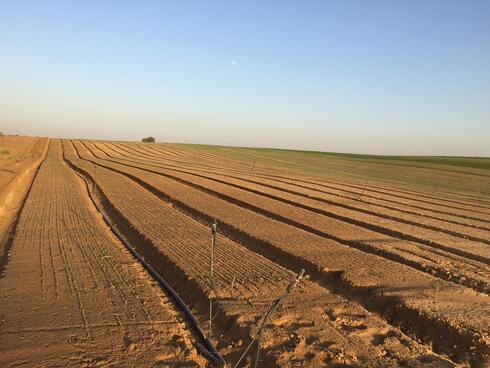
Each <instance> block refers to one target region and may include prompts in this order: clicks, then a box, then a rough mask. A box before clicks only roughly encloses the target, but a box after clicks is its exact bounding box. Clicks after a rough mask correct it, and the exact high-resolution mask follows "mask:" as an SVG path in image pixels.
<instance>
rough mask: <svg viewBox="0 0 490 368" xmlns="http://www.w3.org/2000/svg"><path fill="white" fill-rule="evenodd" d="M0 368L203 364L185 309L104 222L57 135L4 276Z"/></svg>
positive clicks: (23, 215)
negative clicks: (180, 310) (173, 301)
mask: <svg viewBox="0 0 490 368" xmlns="http://www.w3.org/2000/svg"><path fill="white" fill-rule="evenodd" d="M0 305H1V308H0V366H2V367H9V366H16V367H19V366H25V367H33V366H39V367H41V366H42V367H45V366H74V367H75V366H76V367H81V366H102V365H103V366H114V367H116V366H121V365H125V366H129V365H138V366H150V365H155V364H160V365H165V364H166V365H167V366H175V365H178V364H187V365H188V366H202V364H203V359H202V358H201V357H199V356H197V355H196V353H195V350H194V349H193V347H192V337H191V336H190V335H189V333H188V332H186V326H185V323H184V322H183V320H182V319H181V316H180V314H179V313H178V312H177V311H176V310H175V309H174V307H173V305H172V304H171V303H170V301H169V299H168V298H167V297H166V296H165V295H164V294H163V293H162V292H161V291H160V289H159V288H158V287H156V286H155V285H154V283H153V282H152V280H151V279H150V278H149V277H148V276H147V274H146V272H145V271H144V270H143V269H142V267H141V266H140V265H139V263H138V262H136V261H135V260H134V258H133V257H132V256H131V255H130V254H129V252H127V251H126V249H125V248H124V247H123V245H122V244H121V243H120V242H118V241H117V240H116V239H115V238H114V237H113V235H112V234H111V233H110V232H109V231H108V229H107V228H106V227H105V226H104V224H103V222H102V221H101V219H100V215H99V214H98V213H97V212H96V210H95V208H94V207H93V205H92V203H91V202H90V200H89V198H88V195H87V193H86V188H84V184H83V182H82V180H81V179H80V178H78V177H77V176H76V175H75V174H74V173H73V171H72V170H71V169H69V168H68V167H67V165H66V164H65V163H64V162H63V161H62V159H61V145H60V143H59V142H58V141H54V142H52V143H51V145H50V149H49V151H48V155H47V158H46V160H45V161H44V163H43V164H42V165H41V167H40V169H39V171H38V173H37V176H36V178H35V180H34V182H33V185H32V189H31V191H30V193H29V196H28V198H27V200H26V202H25V205H24V207H23V209H22V212H21V215H20V218H19V221H18V223H17V225H16V229H15V236H14V237H13V240H12V244H11V247H10V254H9V257H8V262H7V264H6V267H5V270H4V273H3V276H2V277H1V278H0Z"/></svg>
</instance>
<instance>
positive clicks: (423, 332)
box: [82, 159, 488, 364]
mask: <svg viewBox="0 0 490 368" xmlns="http://www.w3.org/2000/svg"><path fill="white" fill-rule="evenodd" d="M82 160H84V161H85V159H82ZM86 161H88V162H91V163H92V164H94V165H99V166H100V167H106V168H108V169H109V170H111V171H114V172H119V173H121V174H123V175H126V176H128V175H130V174H128V173H126V172H124V171H121V170H117V169H115V168H113V167H109V166H107V165H104V164H100V162H99V160H97V161H92V160H88V159H87V160H86ZM119 165H121V164H119ZM121 166H124V165H121ZM138 172H140V175H139V176H140V177H145V175H144V174H143V172H144V170H141V169H140V170H139V171H138ZM132 180H134V181H136V182H138V183H139V184H140V185H142V186H144V187H145V188H146V189H147V190H150V191H153V193H155V194H157V195H160V196H161V198H163V199H164V200H167V201H169V200H171V201H172V203H174V205H175V206H176V207H177V208H179V209H180V210H182V211H189V212H188V213H189V215H194V217H199V216H200V215H202V216H204V218H206V216H208V215H206V214H205V212H206V211H207V210H206V211H205V212H201V214H199V211H196V210H195V209H194V208H192V207H188V206H186V205H185V204H182V202H180V203H181V204H182V205H179V201H176V200H175V198H171V197H168V195H166V194H165V193H164V192H162V191H160V190H156V189H155V187H152V186H151V185H148V184H146V182H143V181H142V180H141V179H139V178H136V177H134V176H133V177H132ZM145 180H146V179H145ZM207 202H209V201H207ZM209 204H210V203H208V206H207V207H209ZM210 210H211V209H210V207H209V211H210ZM213 216H214V217H216V216H215V215H213ZM208 218H209V216H208ZM261 221H262V222H267V220H266V218H264V219H263V220H257V221H254V222H255V223H260V222H261ZM220 223H221V226H222V227H223V226H224V225H226V224H227V219H226V218H225V219H221V220H220ZM225 227H226V226H225ZM276 227H281V226H280V225H278V224H277V225H272V224H271V225H270V226H268V228H270V229H274V228H276ZM229 228H230V229H231V231H232V233H233V232H234V233H235V234H236V236H237V238H241V239H242V240H243V239H247V238H248V240H249V243H246V242H245V241H244V242H243V244H244V245H245V244H246V246H248V247H250V248H251V249H252V250H254V251H257V252H259V253H261V254H263V255H264V256H266V257H268V258H271V259H273V260H274V261H275V262H277V263H279V264H283V265H284V266H285V267H289V266H291V268H293V267H299V266H303V267H304V268H306V269H308V270H309V272H310V273H311V274H312V275H319V276H318V280H322V278H325V277H326V275H327V274H328V273H329V272H330V273H331V271H329V272H327V271H326V270H323V267H325V266H320V264H321V263H320V264H318V263H316V262H317V261H318V260H317V259H316V258H315V257H313V259H314V260H313V259H312V260H311V261H308V260H307V259H305V258H304V256H298V255H295V254H292V253H290V252H289V251H284V250H283V249H281V247H277V246H275V245H273V244H272V243H269V242H267V241H263V240H261V239H260V236H259V238H257V236H253V235H250V233H246V232H243V230H240V229H238V228H237V227H234V226H233V225H229ZM304 236H305V237H307V235H306V234H304ZM286 243H287V240H286ZM332 246H333V244H330V246H329V247H332ZM326 250H328V249H324V250H323V251H326ZM292 251H293V250H292ZM317 251H319V250H317ZM345 251H346V249H344V250H343V251H342V252H344V253H345ZM293 253H294V251H293ZM348 253H349V252H348ZM364 256H369V255H367V254H364ZM368 258H369V257H368ZM353 259H354V258H353ZM353 259H352V260H353ZM352 260H350V259H349V263H352ZM374 260H375V259H374V258H373V259H372V261H371V262H373V263H376V262H378V261H376V262H374ZM384 262H386V261H384ZM349 263H347V264H346V265H348V264H349ZM363 263H365V261H363ZM386 266H388V264H386V265H384V266H380V267H376V269H377V270H378V269H379V270H383V269H384V268H386ZM330 267H331V266H330ZM347 267H348V268H349V267H350V266H347ZM333 269H335V267H334V268H333ZM407 271H408V270H404V271H401V270H400V271H397V272H398V274H400V273H407ZM349 272H350V271H349ZM383 272H384V271H383ZM336 275H337V276H338V278H337V279H336V281H335V283H336V285H337V286H336V287H337V288H338V290H341V292H342V293H344V294H342V295H348V297H349V298H351V299H355V300H357V301H358V302H360V303H362V304H364V305H366V304H369V305H370V308H371V310H376V311H377V312H378V313H380V314H381V315H385V317H386V318H387V319H388V320H391V321H392V322H394V323H395V324H397V325H403V326H402V327H403V328H405V329H406V330H408V331H412V332H413V333H415V334H417V335H418V336H420V337H422V338H424V336H425V338H429V341H432V343H433V344H434V346H436V347H439V348H440V349H446V351H450V350H452V353H453V354H456V355H458V354H464V353H462V351H466V352H469V351H471V352H472V353H470V354H474V351H473V350H474V349H475V346H478V348H477V349H476V350H477V353H476V355H478V356H480V357H479V358H474V362H475V363H474V364H478V363H477V362H478V361H481V359H484V358H482V357H485V356H486V355H487V354H488V352H487V351H488V346H487V345H485V344H486V343H485V342H484V341H485V340H484V339H483V340H482V339H481V338H480V337H478V336H480V335H479V333H476V335H473V333H474V332H470V331H472V330H471V328H470V329H469V330H466V332H463V330H462V329H461V327H455V326H453V327H450V325H451V323H452V322H451V320H446V319H445V318H442V317H439V318H438V319H434V318H435V317H433V316H431V314H432V313H427V312H423V311H422V310H418V311H417V307H416V308H415V309H414V308H413V306H412V307H409V305H410V304H411V303H412V302H410V304H408V305H407V304H404V305H403V298H402V299H401V300H400V299H399V295H393V297H391V296H388V295H383V293H381V294H380V293H379V292H378V287H374V286H373V287H359V285H356V281H354V280H349V279H348V278H347V279H345V278H344V276H345V275H347V274H346V271H341V272H337V273H336ZM339 275H340V276H339ZM407 275H412V276H410V277H413V278H414V279H415V280H416V279H420V278H421V275H417V274H414V273H410V272H408V273H407ZM424 277H425V278H426V279H427V276H424ZM326 278H327V279H328V277H326ZM382 279H383V278H382ZM422 279H424V278H422ZM339 280H340V281H339ZM325 282H332V280H329V281H328V280H327V281H325ZM339 284H340V285H343V286H341V287H339V286H338V285H339ZM429 284H431V285H432V284H433V285H434V286H435V285H436V284H435V283H434V281H430V282H429ZM438 284H440V285H444V288H448V287H449V285H450V284H441V283H440V282H438ZM441 287H442V286H441ZM452 288H453V287H450V288H449V289H452ZM456 289H457V288H456ZM401 290H403V289H401ZM461 291H463V292H464V293H468V292H469V290H467V291H464V290H463V289H461ZM458 293H459V292H456V294H458ZM395 294H396V293H395ZM450 294H454V291H453V292H450ZM470 294H471V293H470ZM474 295H475V296H476V295H477V294H474ZM482 297H483V296H482ZM482 300H483V299H482ZM407 301H408V299H407ZM400 303H401V304H400ZM467 307H468V306H467ZM466 309H467V308H466ZM457 310H459V309H457ZM446 312H448V311H446ZM446 312H444V313H442V315H451V316H452V315H453V314H454V313H453V312H451V313H446ZM458 313H459V312H458ZM464 314H465V317H469V316H470V315H472V313H470V312H469V310H468V312H464ZM442 315H441V316H442ZM452 318H454V316H453V317H451V319H452ZM422 320H423V321H425V322H424V323H421V324H418V323H417V322H416V323H415V324H414V321H418V322H419V323H420V321H422ZM403 321H405V322H403ZM460 322H461V320H460ZM487 322H488V321H487ZM448 323H449V325H448ZM485 323H486V322H485ZM458 324H459V322H458ZM431 331H432V332H431ZM441 331H444V332H443V333H442V332H441ZM475 331H478V328H477V329H476V330H475ZM442 336H444V338H443V337H442ZM448 341H451V343H448ZM447 344H449V345H450V346H445V348H444V347H443V346H444V345H447ZM481 344H483V345H481ZM451 346H452V347H451ZM455 346H456V347H457V349H458V352H455V351H454V350H453V349H454V348H455ZM482 354H483V355H482Z"/></svg>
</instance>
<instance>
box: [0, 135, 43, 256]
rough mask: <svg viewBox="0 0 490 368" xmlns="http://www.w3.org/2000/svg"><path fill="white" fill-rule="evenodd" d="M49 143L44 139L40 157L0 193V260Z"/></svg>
mask: <svg viewBox="0 0 490 368" xmlns="http://www.w3.org/2000/svg"><path fill="white" fill-rule="evenodd" d="M41 139H42V138H41ZM49 143H50V138H46V143H45V146H44V149H43V153H42V155H41V156H40V157H39V158H37V159H35V160H33V162H31V163H30V165H28V166H27V167H26V168H25V169H24V170H23V171H22V172H20V173H19V174H18V175H17V176H16V177H15V178H14V180H12V181H11V182H10V183H9V184H8V185H7V187H6V188H5V189H4V190H3V191H2V192H1V193H0V259H2V258H3V256H4V251H5V250H4V249H5V244H6V243H7V239H8V234H9V233H10V231H11V229H12V225H13V223H14V220H15V217H16V216H17V214H18V212H19V209H20V207H21V203H22V201H23V200H24V198H25V196H26V195H27V192H28V190H29V188H30V185H31V183H32V182H33V180H34V177H35V176H36V173H37V169H38V168H39V166H40V165H41V163H42V162H43V161H44V159H45V158H46V155H47V154H48V147H49Z"/></svg>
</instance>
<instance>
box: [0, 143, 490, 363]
mask: <svg viewBox="0 0 490 368" xmlns="http://www.w3.org/2000/svg"><path fill="white" fill-rule="evenodd" d="M23 142H24V143H23V144H24V146H22V145H21V144H20V143H19V144H18V147H21V148H20V149H21V150H24V151H26V152H33V153H34V152H37V157H38V162H41V160H42V157H43V156H42V152H43V147H47V146H46V142H47V141H35V140H33V141H31V142H30V143H29V142H28V141H23ZM43 142H44V145H43V144H42V143H43ZM251 160H253V161H251ZM295 160H296V158H295V157H286V156H284V157H281V156H278V155H275V154H274V155H268V156H267V155H260V154H258V153H250V152H247V153H243V152H240V153H239V154H237V152H235V151H233V150H232V149H225V148H223V149H221V150H213V151H206V150H199V149H196V148H193V147H192V146H189V147H188V148H187V147H184V146H177V145H169V144H140V143H127V142H94V141H73V142H72V141H68V140H63V141H62V142H60V141H52V142H51V144H50V146H49V151H48V154H47V157H46V159H45V160H44V162H43V164H42V165H41V166H40V168H39V170H36V166H35V165H34V162H35V160H31V163H32V165H33V166H32V167H33V168H32V169H31V170H30V171H29V172H30V173H31V174H30V175H31V176H30V177H31V179H30V180H28V179H25V180H26V181H25V183H24V184H23V185H22V188H24V189H23V190H24V195H19V196H18V198H20V200H18V203H19V204H20V208H21V210H20V215H19V216H18V217H17V220H16V221H15V222H12V221H11V222H10V223H12V224H13V225H11V226H10V229H11V231H10V232H9V237H8V242H7V243H6V245H7V247H6V249H8V250H9V254H8V258H4V262H3V266H4V269H3V271H1V269H0V272H1V273H0V305H1V306H2V307H1V309H0V366H196V367H197V366H204V365H206V360H205V359H204V358H203V357H202V356H200V355H198V353H197V351H196V348H195V346H196V343H197V341H198V339H196V337H195V336H194V332H195V330H194V329H193V328H192V327H191V326H190V324H189V322H188V321H187V319H186V318H185V316H184V314H183V313H182V311H181V310H179V308H178V307H177V306H176V305H175V304H174V303H173V302H171V300H170V299H169V297H168V296H167V295H166V293H165V292H164V291H162V289H160V287H159V286H158V284H156V282H155V281H154V280H153V279H152V278H151V277H150V276H149V274H148V273H147V271H146V270H145V269H144V268H143V267H142V266H141V265H140V263H139V262H138V261H137V260H136V259H135V258H133V256H132V255H131V254H130V253H129V252H128V250H127V249H126V248H125V247H124V245H123V244H122V242H121V240H123V241H125V242H129V243H131V244H132V246H133V247H134V248H135V249H136V250H137V251H138V252H139V253H140V254H141V255H142V256H143V257H144V259H145V261H146V262H147V263H149V264H150V265H151V266H152V267H153V268H154V269H156V271H158V273H159V274H160V275H161V276H163V277H164V278H165V280H166V281H167V282H168V283H169V284H170V285H171V286H172V287H173V288H174V289H175V290H176V291H177V292H178V293H179V295H180V296H181V297H182V299H183V300H184V301H185V303H186V304H187V305H188V306H189V307H190V308H191V310H192V312H193V314H194V315H195V316H196V317H197V319H198V320H199V321H201V327H202V328H203V329H204V330H205V331H206V332H207V331H208V318H209V317H208V313H209V304H208V303H209V298H210V297H215V294H214V292H213V290H212V289H211V287H210V282H209V252H210V229H209V226H210V225H211V224H212V223H213V222H214V220H215V219H216V220H217V222H218V237H217V247H216V255H215V267H214V269H215V283H216V287H217V294H218V302H217V303H215V308H216V309H217V311H218V313H217V315H216V317H215V319H214V320H213V331H212V335H211V340H212V341H213V342H214V343H215V345H216V346H217V348H218V350H219V352H220V353H221V354H222V355H223V357H224V358H225V360H226V361H227V362H229V364H228V366H230V367H231V366H233V363H234V362H235V361H236V360H237V359H238V357H239V356H240V354H241V353H242V352H243V350H244V349H245V347H246V345H247V344H248V343H249V342H250V341H251V339H252V338H253V337H254V336H255V334H256V332H257V327H258V325H259V324H260V320H261V318H262V316H263V315H264V313H265V311H266V310H267V309H268V307H269V306H270V305H271V304H272V303H273V302H274V300H275V299H277V298H278V297H279V296H280V295H281V293H282V292H283V291H284V289H285V288H286V286H287V285H288V284H289V282H290V281H291V280H292V279H293V278H294V274H295V273H297V272H298V271H299V270H300V269H302V268H303V269H305V270H306V274H307V277H306V279H304V280H302V281H301V283H300V284H299V286H298V288H297V289H295V290H294V291H293V293H292V294H291V295H290V296H289V297H288V298H287V299H286V300H285V302H284V304H283V305H282V306H281V307H280V308H279V309H278V311H277V312H276V313H275V314H274V315H273V317H272V318H271V320H270V322H269V324H268V325H267V326H266V329H265V335H264V338H263V341H262V344H261V346H262V354H261V361H260V364H259V366H260V367H293V366H304V367H452V366H471V367H484V366H486V365H487V364H488V359H489V354H490V347H489V343H490V339H489V335H488V331H490V296H489V294H490V253H489V248H488V247H489V246H490V236H489V235H490V199H489V198H486V197H485V196H484V195H483V194H481V193H483V192H481V193H480V192H477V191H473V192H472V188H481V185H482V183H483V182H484V177H485V175H486V172H484V171H483V170H477V169H474V170H473V169H471V170H467V171H465V170H464V169H461V168H455V169H451V168H448V169H446V168H437V169H435V170H433V171H430V168H429V167H426V166H424V165H421V166H420V167H413V165H412V166H406V167H401V168H400V167H398V170H399V176H400V175H406V174H407V173H409V172H410V173H412V174H414V177H413V180H414V182H415V181H416V182H417V185H414V182H413V183H412V182H410V180H407V182H406V183H403V182H402V181H401V180H399V179H396V177H395V169H396V165H395V164H394V163H393V164H391V163H388V164H385V165H384V167H385V170H386V173H383V172H382V169H381V168H382V165H379V164H378V163H366V165H368V166H369V170H374V171H376V170H378V171H376V172H375V175H374V174H373V175H374V176H377V178H378V179H376V180H369V182H368V181H363V180H361V179H362V175H363V174H364V173H365V171H366V169H365V168H363V167H362V166H361V165H359V164H358V163H355V162H354V163H351V164H349V165H350V166H348V165H347V164H346V163H345V160H340V159H331V160H330V159H329V161H328V163H329V165H330V166H329V169H328V170H324V169H322V168H321V165H322V162H323V161H321V160H320V159H319V158H316V157H310V158H308V159H305V160H306V161H305V162H304V163H305V167H307V168H308V170H303V171H302V170H301V162H299V161H295ZM26 162H27V161H26ZM22 165H24V166H22ZM22 165H19V168H20V169H19V172H22V171H23V170H24V172H28V171H27V169H21V168H22V167H24V168H29V165H27V164H26V163H24V164H22ZM317 173H318V174H317ZM26 175H27V174H26ZM77 175H78V176H77ZM468 175H469V177H470V179H467V176H468ZM34 176H35V179H34V180H33V181H32V178H33V177H34ZM451 176H453V177H451ZM26 177H27V176H26ZM81 178H83V179H85V181H86V182H85V181H84V180H82V179H81ZM440 178H447V183H446V184H447V185H446V186H444V188H441V189H440V190H438V191H437V192H434V191H433V190H430V189H429V188H430V184H431V183H433V182H436V181H437V180H439V179H440ZM395 179H396V180H395ZM464 180H467V183H468V190H466V191H465V190H464V188H463V186H462V185H461V183H462V182H463V181H464ZM31 182H32V186H31V185H30V183H31ZM395 182H396V184H392V183H395ZM86 183H88V184H86ZM12 186H13V187H15V188H16V190H19V188H20V187H21V185H20V182H17V184H16V185H14V184H12ZM29 188H30V190H29V192H28V195H27V197H26V196H25V193H26V192H27V191H28V189H29ZM87 190H90V193H91V197H89V196H88V195H87V193H88V191H87ZM0 196H1V193H0ZM24 197H26V199H25V201H22V200H21V199H22V198H24ZM19 204H18V206H19ZM18 212H19V211H17V212H15V211H14V212H13V213H18ZM102 213H103V214H104V216H105V219H106V221H108V222H109V224H110V225H111V226H112V227H114V228H116V229H117V230H114V231H115V232H116V234H117V236H115V235H114V234H113V233H112V232H111V230H110V229H109V227H108V226H107V224H106V223H105V222H104V221H103V219H102ZM118 237H120V238H118ZM254 353H255V347H254V348H253V349H252V354H250V355H249V356H248V357H247V361H246V363H245V365H244V366H251V359H252V357H253V356H254Z"/></svg>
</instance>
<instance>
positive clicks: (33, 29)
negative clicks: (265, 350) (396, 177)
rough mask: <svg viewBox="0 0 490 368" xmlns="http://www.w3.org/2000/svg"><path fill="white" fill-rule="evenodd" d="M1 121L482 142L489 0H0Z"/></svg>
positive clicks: (483, 151)
mask: <svg viewBox="0 0 490 368" xmlns="http://www.w3.org/2000/svg"><path fill="white" fill-rule="evenodd" d="M0 131H3V132H4V133H19V134H31V135H50V136H67V137H87V138H102V139H127V140H130V139H140V138H141V137H143V136H147V135H154V136H155V137H156V138H157V139H158V140H161V141H166V142H191V143H210V144H224V145H241V146H268V147H287V148H302V149H317V150H327V151H341V152H365V153H382V154H384V153H397V154H448V155H485V156H490V1H463V0H460V1H408V0H407V1H338V2H334V1H273V0H272V1H242V2H238V1H222V2H206V1H195V2H193V1H192V2H191V1H168V2H166V1H136V0H135V1H131V2H130V1H103V0H100V1H78V2H76V1H22V0H15V1H9V0H4V1H2V2H1V3H0Z"/></svg>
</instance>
